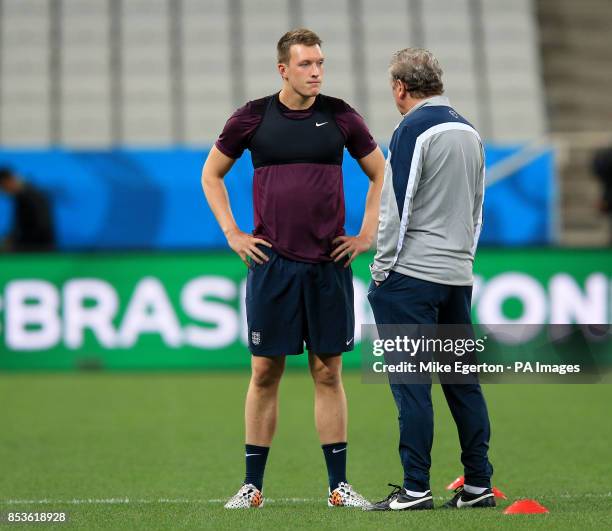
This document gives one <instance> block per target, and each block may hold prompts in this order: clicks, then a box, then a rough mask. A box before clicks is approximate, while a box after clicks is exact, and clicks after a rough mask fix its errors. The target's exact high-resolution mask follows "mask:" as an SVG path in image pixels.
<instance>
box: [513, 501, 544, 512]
mask: <svg viewBox="0 0 612 531" xmlns="http://www.w3.org/2000/svg"><path fill="white" fill-rule="evenodd" d="M547 512H548V509H547V508H546V507H544V506H543V505H540V504H539V503H538V502H537V501H535V500H518V501H515V502H514V503H513V504H512V505H510V506H509V507H508V508H507V509H506V510H505V511H504V514H543V513H547Z"/></svg>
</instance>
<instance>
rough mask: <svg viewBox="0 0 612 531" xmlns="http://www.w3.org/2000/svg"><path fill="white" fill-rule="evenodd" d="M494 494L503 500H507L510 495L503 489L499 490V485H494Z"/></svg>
mask: <svg viewBox="0 0 612 531" xmlns="http://www.w3.org/2000/svg"><path fill="white" fill-rule="evenodd" d="M493 494H494V495H495V497H496V498H500V499H502V500H507V499H508V496H506V495H505V494H504V493H503V492H502V491H501V490H499V489H498V488H497V487H493Z"/></svg>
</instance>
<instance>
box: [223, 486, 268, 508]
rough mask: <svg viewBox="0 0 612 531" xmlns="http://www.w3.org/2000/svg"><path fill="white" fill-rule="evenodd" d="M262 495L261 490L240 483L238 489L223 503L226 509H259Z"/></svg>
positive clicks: (261, 503) (262, 498)
mask: <svg viewBox="0 0 612 531" xmlns="http://www.w3.org/2000/svg"><path fill="white" fill-rule="evenodd" d="M263 504H264V497H263V494H262V493H261V491H260V490H259V489H258V488H257V487H256V486H255V485H251V484H250V483H249V484H245V485H242V487H240V490H239V491H238V492H237V493H236V494H234V495H233V496H232V497H231V498H230V499H229V500H227V503H226V504H225V505H224V507H225V508H226V509H251V508H255V509H259V508H261V507H263Z"/></svg>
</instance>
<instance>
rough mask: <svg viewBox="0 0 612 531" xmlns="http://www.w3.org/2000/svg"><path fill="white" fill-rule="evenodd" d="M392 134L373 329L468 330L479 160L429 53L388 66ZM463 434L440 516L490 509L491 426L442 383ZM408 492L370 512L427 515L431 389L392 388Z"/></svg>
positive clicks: (478, 220)
mask: <svg viewBox="0 0 612 531" xmlns="http://www.w3.org/2000/svg"><path fill="white" fill-rule="evenodd" d="M390 75H391V86H392V91H393V98H394V100H395V104H396V106H397V108H398V110H399V111H400V113H401V114H402V116H403V118H402V120H401V122H400V124H399V125H398V127H397V128H396V129H395V131H394V133H393V137H392V138H391V144H390V146H389V155H388V159H387V164H386V171H385V179H384V184H383V191H382V198H381V207H380V219H379V228H378V239H377V252H376V256H375V258H374V263H373V264H372V265H371V272H372V279H373V280H372V284H371V287H370V291H369V294H368V298H369V300H370V303H371V305H372V309H373V311H374V316H375V318H376V323H377V325H387V324H393V325H397V324H419V325H421V324H425V325H428V324H431V325H436V324H470V323H471V318H470V306H471V296H472V282H473V278H472V264H473V260H474V253H475V250H476V245H477V243H478V236H479V233H480V227H481V224H482V204H483V196H484V152H483V147H482V142H481V140H480V136H479V135H478V132H477V131H476V130H475V129H474V127H473V126H472V125H470V123H469V122H468V121H467V120H465V119H464V118H463V117H462V116H461V115H460V114H458V113H457V112H456V111H455V110H454V109H453V108H452V107H451V106H450V103H449V101H448V99H447V98H446V97H444V96H443V95H442V94H443V92H444V87H443V83H442V69H441V68H440V65H439V63H438V61H437V59H436V58H435V57H434V56H433V55H432V54H431V52H429V51H427V50H424V49H420V48H407V49H405V50H401V51H399V52H396V53H395V54H394V55H393V57H392V60H391V65H390ZM442 389H443V391H444V395H445V397H446V400H447V402H448V405H449V407H450V409H451V412H452V414H453V418H454V420H455V422H456V424H457V428H458V431H459V440H460V443H461V451H462V453H461V460H462V462H463V465H464V467H465V486H464V487H463V488H461V489H459V490H458V492H457V493H456V494H455V496H454V497H453V498H452V500H450V501H448V502H447V503H446V504H445V507H452V508H460V507H493V506H495V498H494V495H493V492H492V490H491V483H490V480H491V475H492V472H493V468H492V466H491V464H490V463H489V460H488V457H487V452H488V448H489V435H490V428H489V418H488V413H487V407H486V404H485V400H484V397H483V394H482V391H481V388H480V385H479V384H478V382H477V380H476V379H475V381H473V382H472V383H470V384H455V385H452V384H443V385H442ZM391 390H392V392H393V397H394V399H395V402H396V404H397V407H398V410H399V425H400V444H399V452H400V457H401V461H402V465H403V468H404V484H403V486H401V487H399V486H398V487H397V488H396V489H395V490H394V491H393V492H392V493H391V494H389V496H387V498H386V499H384V500H382V501H381V502H379V503H377V504H375V505H374V507H373V509H374V510H417V509H432V508H433V501H432V500H433V497H432V494H431V491H430V488H429V468H430V465H431V456H430V454H431V447H432V442H433V408H432V403H431V384H426V383H425V384H410V385H408V384H401V383H392V384H391Z"/></svg>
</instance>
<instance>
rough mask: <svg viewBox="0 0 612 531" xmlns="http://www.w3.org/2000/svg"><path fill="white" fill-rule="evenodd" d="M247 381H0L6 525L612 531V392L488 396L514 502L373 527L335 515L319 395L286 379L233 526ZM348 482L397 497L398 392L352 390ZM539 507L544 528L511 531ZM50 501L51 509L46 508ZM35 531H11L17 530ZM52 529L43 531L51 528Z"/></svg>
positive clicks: (227, 377) (384, 520) (448, 462)
mask: <svg viewBox="0 0 612 531" xmlns="http://www.w3.org/2000/svg"><path fill="white" fill-rule="evenodd" d="M247 380H248V375H247V374H246V373H244V372H235V373H189V374H183V373H180V374H179V373H176V374H162V373H159V374H151V373H149V374H129V373H126V374H109V373H95V374H93V373H90V374H76V373H75V374H11V375H9V374H4V375H0V403H1V404H2V406H1V407H0V513H2V512H4V513H6V512H7V511H9V510H18V511H60V510H61V511H67V512H68V513H69V518H70V522H69V524H61V525H57V526H56V528H58V529H63V528H69V527H72V528H78V529H88V530H89V529H96V528H108V529H149V530H150V529H195V528H200V529H201V528H212V529H247V528H248V529H288V528H291V529H300V528H302V529H304V528H316V529H342V528H346V529H410V528H412V529H423V528H432V529H434V528H436V529H438V528H452V527H456V528H465V529H479V528H480V529H484V528H492V527H498V526H499V527H505V528H510V527H512V528H528V529H532V528H549V529H550V528H577V527H581V528H587V529H594V528H609V525H610V522H612V493H611V491H612V472H611V471H612V463H611V457H610V455H611V453H610V448H611V447H612V444H611V441H612V422H611V421H610V419H611V418H612V417H611V414H610V404H611V403H612V400H611V399H612V387H611V386H609V385H582V386H580V385H566V386H551V385H539V386H536V385H531V386H527V385H523V386H518V385H514V386H510V385H490V386H488V387H486V389H485V393H486V397H487V400H488V405H489V410H490V415H491V419H492V425H493V438H492V445H491V460H492V462H493V464H494V467H495V476H494V483H495V485H496V486H498V487H499V488H500V489H501V490H502V491H504V492H505V493H506V494H507V495H508V496H509V498H510V500H508V501H507V502H501V503H500V507H498V508H497V509H494V510H460V511H444V510H442V509H436V510H434V511H431V512H416V513H411V512H403V513H402V512H400V513H365V512H362V511H358V510H351V509H329V508H328V507H327V506H326V489H327V487H326V473H325V468H324V461H323V456H322V452H321V450H320V447H319V444H318V440H317V437H316V433H315V430H314V425H313V413H312V384H311V381H310V379H309V377H308V376H307V375H306V373H305V372H304V371H302V370H297V369H296V370H293V371H291V372H288V374H286V375H285V377H284V380H283V384H282V388H281V406H280V419H279V428H278V432H277V437H276V440H275V442H274V445H273V447H272V450H271V452H270V458H269V460H268V469H267V473H266V479H265V485H264V494H265V495H266V497H267V499H268V502H267V505H266V506H265V507H264V508H263V509H261V510H249V511H227V510H224V509H223V501H222V500H224V499H225V498H227V497H228V496H229V495H231V494H233V493H234V491H235V490H236V489H237V488H238V487H239V485H240V482H241V480H242V477H243V466H244V465H243V460H244V457H243V425H242V416H243V398H244V394H245V390H246V385H247ZM345 384H346V390H347V395H348V399H349V410H350V419H349V454H348V461H349V480H350V481H351V482H352V483H353V484H354V485H355V487H356V488H357V489H358V490H359V491H360V492H361V493H362V494H364V495H365V496H367V497H369V498H372V499H380V498H381V497H383V496H385V495H386V494H387V493H388V491H389V488H388V487H387V483H388V482H394V483H401V469H400V465H399V459H398V456H397V426H396V422H397V419H396V417H397V413H396V410H395V406H394V404H393V401H392V398H391V394H390V391H389V389H388V388H387V387H386V386H384V385H372V384H370V385H366V384H362V383H361V380H360V375H359V374H358V373H348V374H346V375H345ZM433 391H434V406H435V411H436V433H435V442H434V450H433V468H432V482H431V485H432V489H433V491H434V496H435V502H436V505H437V506H439V505H441V504H442V502H443V500H444V499H446V498H447V497H448V494H449V493H448V492H446V491H445V490H444V487H445V485H446V484H448V483H449V482H450V481H451V480H453V479H454V478H455V477H456V476H458V475H460V474H461V473H462V470H461V467H460V463H459V450H458V440H457V434H456V431H455V426H454V424H453V423H452V420H451V417H450V414H449V412H448V408H447V407H446V404H445V403H444V399H443V396H442V393H441V389H440V388H439V387H436V386H434V390H433ZM522 497H529V498H535V499H537V500H538V501H540V502H541V503H542V504H544V505H545V506H547V507H548V508H549V509H550V514H547V515H528V516H527V515H519V516H509V515H504V514H503V513H502V511H503V508H504V507H505V506H507V505H508V504H509V502H510V501H512V500H515V499H517V498H522ZM44 500H46V501H44ZM21 527H23V528H27V527H28V525H24V526H17V525H12V526H11V528H21ZM51 527H53V526H51V525H48V524H47V525H45V526H44V528H51Z"/></svg>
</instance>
